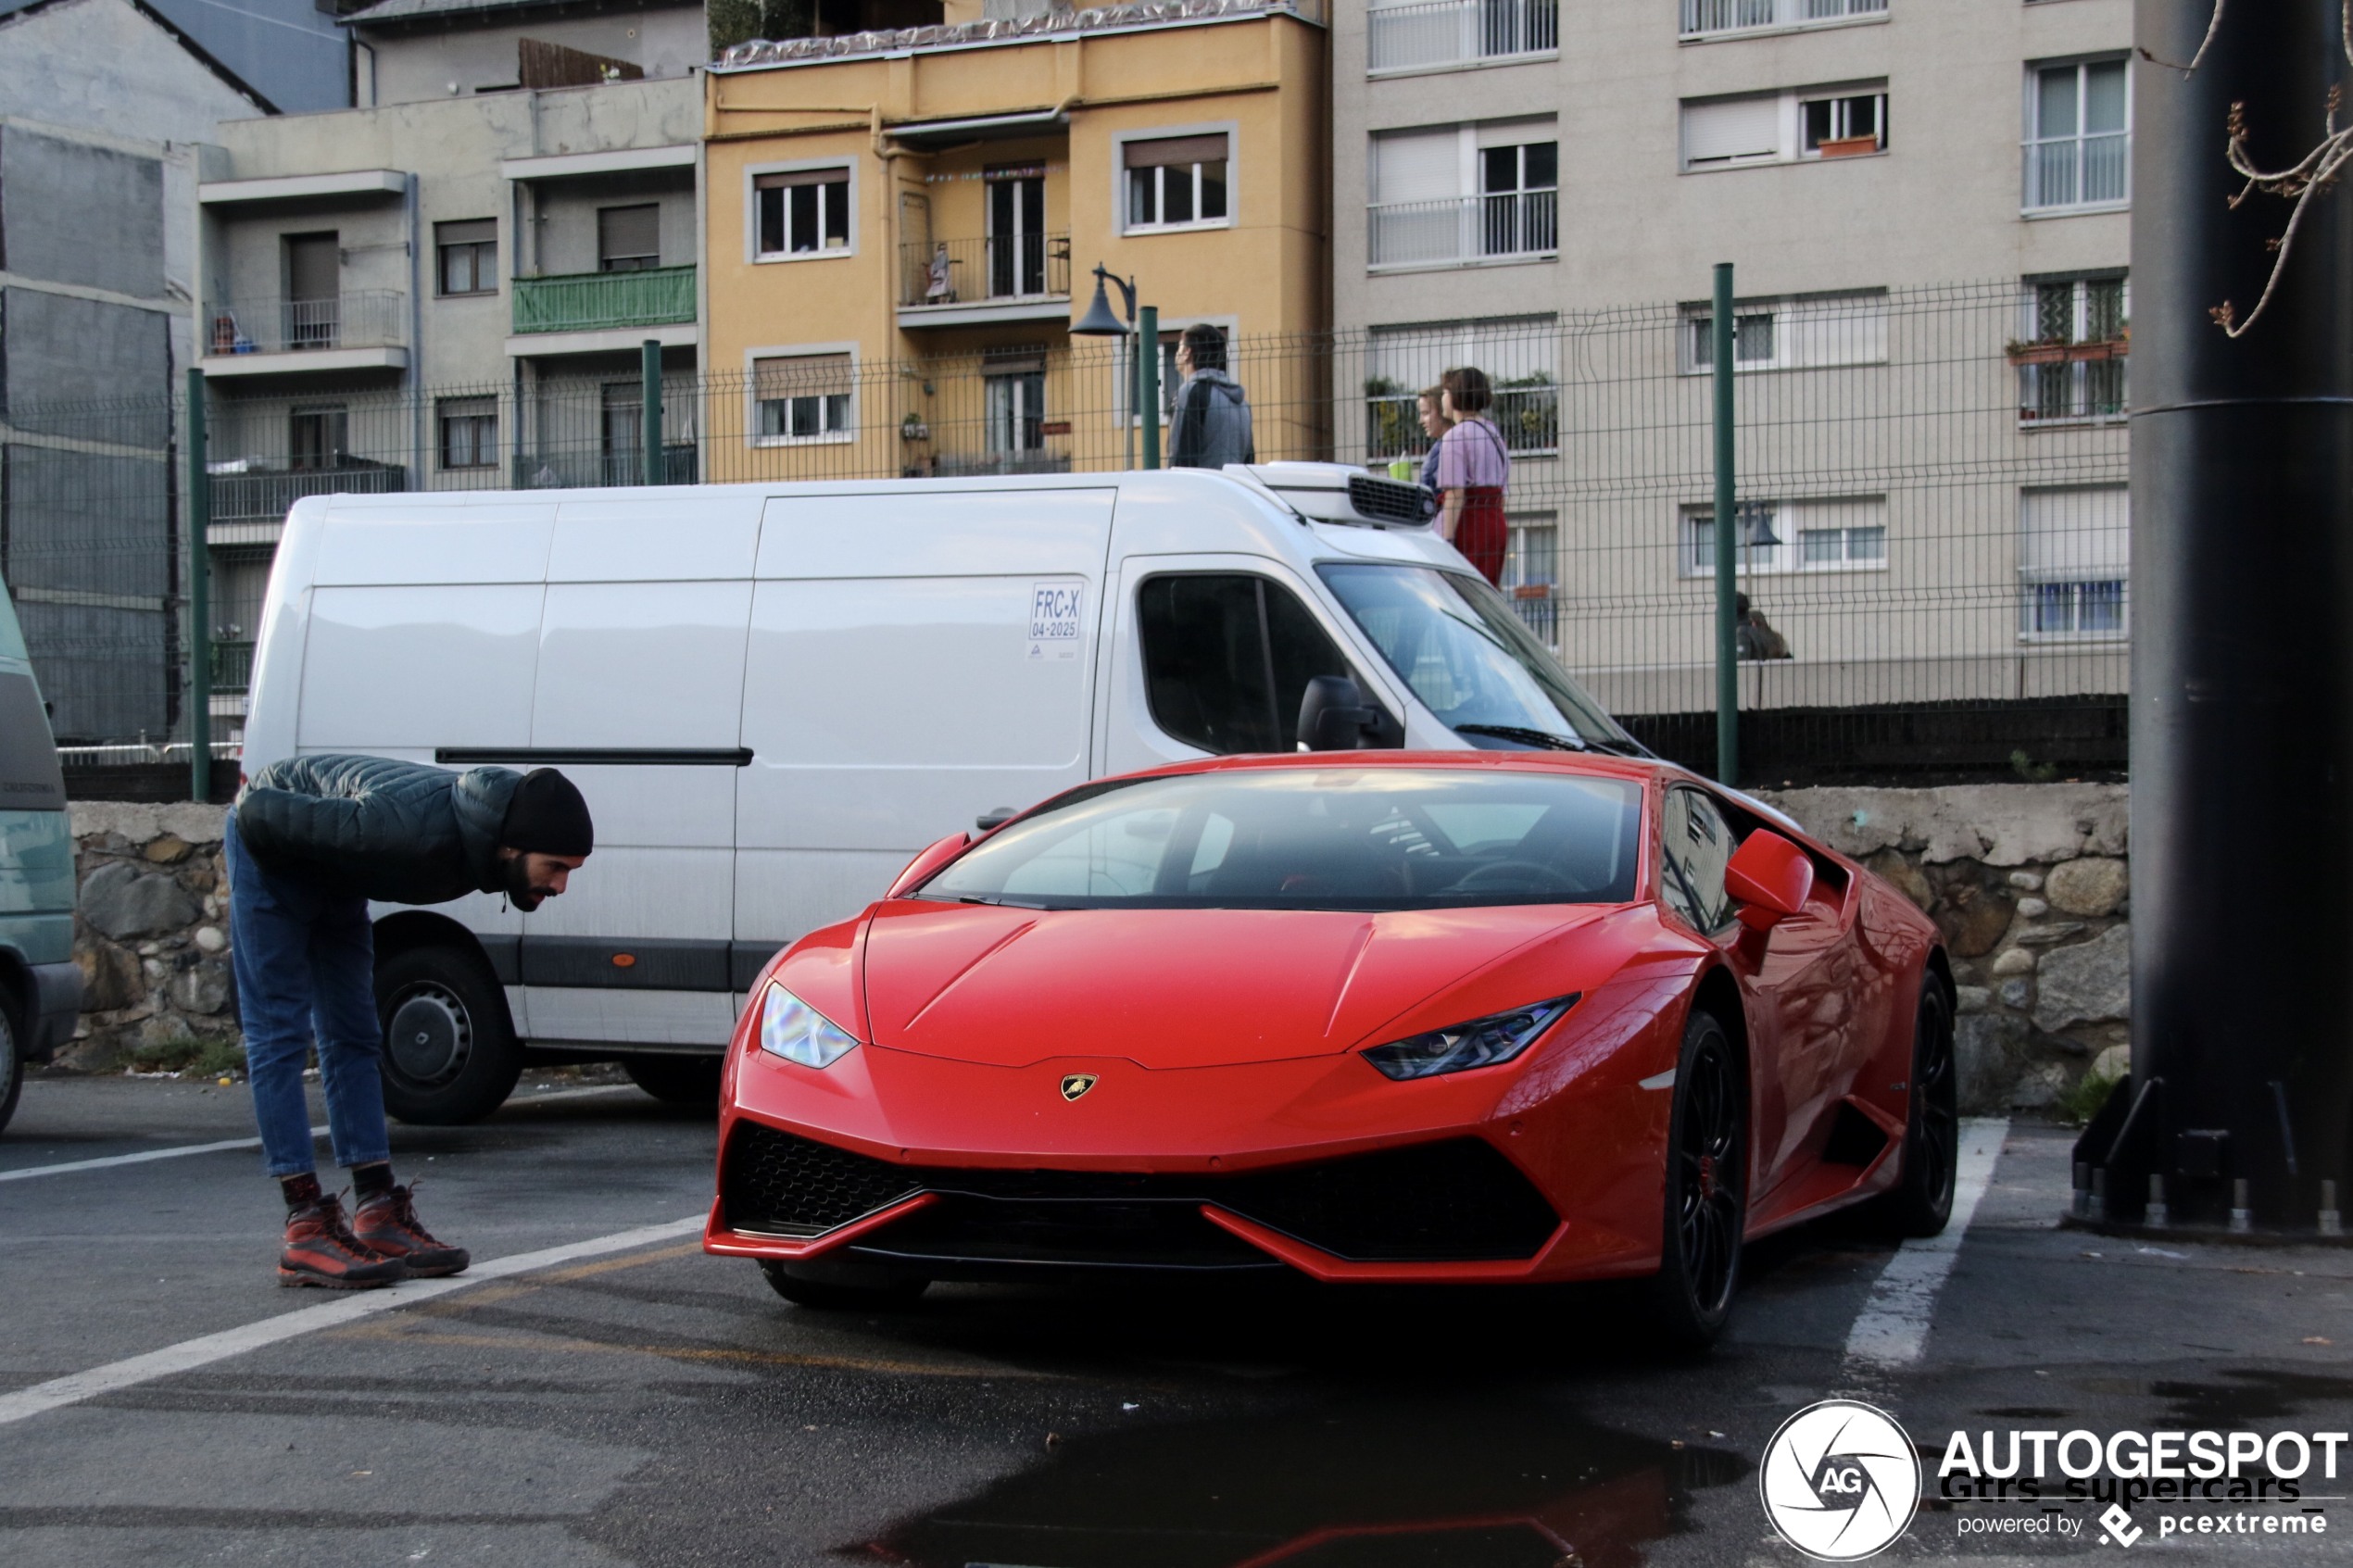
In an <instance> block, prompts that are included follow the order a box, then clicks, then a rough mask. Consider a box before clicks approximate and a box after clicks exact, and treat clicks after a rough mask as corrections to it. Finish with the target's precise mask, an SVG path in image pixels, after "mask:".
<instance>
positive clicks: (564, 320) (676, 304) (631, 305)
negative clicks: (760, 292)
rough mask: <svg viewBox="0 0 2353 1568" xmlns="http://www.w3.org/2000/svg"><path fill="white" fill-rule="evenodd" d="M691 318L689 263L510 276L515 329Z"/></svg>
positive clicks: (592, 328)
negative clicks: (560, 273)
mask: <svg viewBox="0 0 2353 1568" xmlns="http://www.w3.org/2000/svg"><path fill="white" fill-rule="evenodd" d="M694 319H695V270H694V268H692V267H690V266H689V267H648V268H646V269H644V270H640V271H635V272H570V273H564V274H562V275H560V276H557V277H552V278H517V279H516V280H515V331H516V332H517V333H518V334H521V333H523V332H602V331H605V330H608V329H610V328H618V327H662V326H669V325H672V324H673V323H675V322H679V321H691V320H694Z"/></svg>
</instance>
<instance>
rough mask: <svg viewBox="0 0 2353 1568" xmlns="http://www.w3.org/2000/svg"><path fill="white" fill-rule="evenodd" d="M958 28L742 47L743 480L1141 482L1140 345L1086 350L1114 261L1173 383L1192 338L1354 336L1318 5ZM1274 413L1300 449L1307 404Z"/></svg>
mask: <svg viewBox="0 0 2353 1568" xmlns="http://www.w3.org/2000/svg"><path fill="white" fill-rule="evenodd" d="M935 9H937V11H938V13H939V14H938V20H937V22H936V23H932V24H927V25H924V26H920V27H913V28H901V29H896V30H890V31H862V32H857V33H853V34H849V35H847V36H834V37H809V38H799V39H787V40H774V41H762V42H755V43H749V44H738V45H736V46H735V47H733V48H730V49H729V50H727V51H726V52H725V53H724V55H723V56H721V58H720V59H719V60H718V61H717V62H716V63H715V64H714V65H713V66H712V68H711V76H710V82H709V98H708V111H709V135H710V141H709V144H708V150H707V155H706V157H707V170H708V175H707V177H708V187H707V188H708V191H709V193H710V194H709V197H708V199H707V202H706V212H707V215H708V225H709V226H708V231H707V238H706V242H705V245H704V249H705V251H706V254H707V255H708V256H709V257H710V270H711V316H710V321H711V339H712V341H711V348H710V358H709V363H710V367H711V371H712V373H713V374H714V375H725V376H738V377H740V378H741V385H742V391H741V395H740V397H739V398H738V399H737V402H738V403H739V405H740V407H738V408H736V409H734V410H733V411H732V413H731V414H729V415H727V416H725V417H730V418H733V419H734V420H736V430H735V432H734V437H735V440H734V445H735V446H736V448H737V451H736V454H735V455H734V458H733V468H732V470H731V471H735V472H739V473H741V474H743V475H744V476H746V477H779V478H784V477H800V476H811V475H823V474H848V473H853V472H855V473H875V472H881V473H905V474H931V475H945V474H959V473H974V472H999V473H1001V472H1025V471H1027V472H1037V471H1057V470H1063V469H1067V468H1069V467H1070V466H1071V465H1072V463H1073V460H1074V455H1075V454H1076V455H1078V456H1079V458H1080V460H1081V462H1082V465H1083V464H1084V463H1085V462H1086V461H1088V460H1089V458H1088V455H1089V454H1093V455H1101V454H1104V453H1109V454H1111V455H1112V457H1113V458H1114V459H1115V458H1116V457H1117V455H1118V454H1119V453H1120V452H1121V449H1122V441H1123V435H1122V433H1121V430H1122V427H1123V426H1132V425H1134V424H1136V423H1137V422H1138V421H1136V420H1135V416H1134V410H1133V409H1132V408H1131V406H1130V405H1131V401H1132V399H1131V398H1130V396H1129V388H1130V386H1131V385H1132V364H1131V362H1130V360H1129V359H1128V358H1126V356H1127V353H1128V352H1129V349H1128V345H1126V344H1122V345H1120V346H1119V348H1118V349H1117V350H1116V351H1114V350H1113V349H1109V348H1103V347H1100V346H1091V347H1090V346H1086V345H1085V340H1080V344H1081V346H1079V347H1078V349H1077V350H1076V352H1074V345H1073V341H1072V339H1071V336H1070V333H1069V330H1068V329H1069V324H1070V321H1071V318H1072V317H1073V315H1074V314H1075V313H1076V312H1075V310H1074V299H1075V300H1076V304H1077V305H1078V306H1080V307H1084V306H1085V304H1086V303H1087V302H1088V299H1089V298H1091V291H1092V287H1093V283H1092V278H1091V275H1092V273H1093V270H1094V269H1095V268H1097V267H1098V266H1101V267H1102V268H1104V269H1106V270H1107V271H1108V272H1109V273H1110V274H1112V275H1114V276H1116V277H1119V278H1123V279H1132V280H1133V281H1134V283H1135V286H1136V292H1137V296H1138V300H1139V302H1140V304H1141V305H1149V306H1151V307H1155V308H1156V309H1157V310H1158V312H1159V321H1160V330H1161V333H1162V341H1161V345H1160V354H1161V357H1162V366H1163V372H1164V373H1163V385H1164V387H1165V386H1167V385H1169V384H1172V383H1173V381H1174V355H1175V345H1176V334H1177V332H1179V331H1180V330H1182V329H1183V328H1185V327H1187V326H1189V325H1192V324H1195V323H1202V322H1206V323H1210V324H1213V325H1214V326H1216V327H1218V328H1219V329H1221V330H1222V331H1224V332H1226V333H1227V334H1228V335H1229V336H1230V337H1240V338H1245V339H1248V338H1263V337H1269V336H1272V335H1274V334H1282V333H1296V332H1307V331H1314V330H1319V329H1321V328H1322V327H1324V326H1325V324H1326V322H1327V289H1328V280H1329V276H1330V270H1329V269H1330V261H1329V255H1328V252H1327V246H1326V239H1325V224H1326V195H1327V168H1326V158H1325V149H1326V144H1327V143H1326V130H1325V126H1326V119H1325V117H1326V112H1327V109H1326V98H1325V89H1326V81H1327V77H1326V70H1327V67H1326V60H1325V54H1324V47H1325V31H1324V26H1323V23H1322V20H1321V16H1320V12H1319V11H1318V10H1316V9H1315V8H1314V7H1313V6H1312V4H1310V5H1306V6H1302V4H1298V3H1295V0H1156V3H1151V4H1143V5H1126V6H1112V7H1108V8H1105V9H1101V10H1086V11H1076V12H1074V11H1072V10H1069V9H1067V8H1049V7H1047V6H1043V5H1035V4H1027V3H1024V0H988V6H987V15H985V16H984V15H983V14H982V10H983V7H982V6H981V5H980V4H979V3H978V0H949V4H948V5H947V6H945V7H935ZM1074 289H1076V290H1078V291H1080V292H1078V293H1077V294H1076V295H1074V293H1073V291H1074ZM1111 300H1112V303H1113V304H1114V307H1120V306H1122V305H1123V304H1124V303H1125V302H1123V301H1122V300H1121V297H1120V294H1119V292H1118V290H1116V289H1114V290H1113V291H1112V294H1111ZM1275 403H1276V406H1273V407H1269V408H1264V409H1262V414H1261V423H1260V434H1259V441H1260V446H1261V449H1262V450H1269V451H1271V450H1278V449H1283V448H1284V447H1286V446H1287V445H1296V443H1294V442H1292V441H1291V440H1290V433H1287V432H1285V431H1284V430H1282V429H1280V428H1278V427H1279V425H1280V421H1281V420H1285V419H1291V418H1298V417H1302V415H1301V413H1300V411H1299V408H1291V409H1290V410H1289V411H1285V410H1284V409H1283V408H1281V407H1280V404H1281V400H1280V399H1277V400H1275ZM1304 405H1305V400H1301V404H1300V408H1303V407H1304ZM1312 414H1313V410H1312V409H1310V410H1308V415H1309V416H1310V417H1312ZM722 417H723V416H722V415H721V414H720V413H719V412H717V411H714V412H713V413H712V414H711V420H712V422H713V425H714V431H715V430H716V426H717V423H718V420H720V419H721V418H722ZM1127 439H1128V440H1130V441H1131V442H1132V441H1133V439H1134V436H1133V431H1132V430H1130V431H1129V432H1128V433H1127ZM715 460H716V459H714V461H715Z"/></svg>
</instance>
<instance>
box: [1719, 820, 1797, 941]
mask: <svg viewBox="0 0 2353 1568" xmlns="http://www.w3.org/2000/svg"><path fill="white" fill-rule="evenodd" d="M1724 891H1725V892H1727V893H1729V894H1730V895H1731V896H1732V897H1733V898H1734V899H1735V900H1736V901H1737V902H1738V903H1739V904H1740V922H1741V923H1742V924H1743V925H1744V926H1746V927H1748V928H1749V929H1750V930H1751V931H1760V932H1761V931H1770V930H1772V929H1773V927H1775V926H1777V925H1779V924H1780V922H1783V921H1785V920H1787V919H1789V917H1790V916H1792V915H1793V914H1795V913H1797V911H1798V910H1800V909H1804V908H1805V907H1806V897H1807V896H1808V895H1810V894H1811V893H1812V892H1813V891H1814V862H1813V861H1812V860H1810V859H1806V851H1805V850H1803V849H1800V848H1799V847H1797V846H1796V845H1794V844H1792V843H1791V842H1790V841H1789V840H1788V839H1786V838H1783V837H1782V836H1781V835H1780V834H1778V833H1775V832H1773V831H1772V830H1771V829H1769V828H1759V829H1757V830H1756V831H1755V833H1752V834H1749V835H1748V836H1747V837H1746V838H1744V839H1743V840H1742V841H1741V847H1739V848H1738V849H1735V850H1734V851H1732V859H1731V861H1730V864H1728V865H1726V866H1725V868H1724Z"/></svg>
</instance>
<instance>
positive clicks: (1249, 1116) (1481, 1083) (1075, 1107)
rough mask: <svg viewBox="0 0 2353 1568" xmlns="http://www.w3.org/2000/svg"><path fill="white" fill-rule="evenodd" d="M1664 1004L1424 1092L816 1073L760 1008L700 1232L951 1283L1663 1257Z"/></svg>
mask: <svg viewBox="0 0 2353 1568" xmlns="http://www.w3.org/2000/svg"><path fill="white" fill-rule="evenodd" d="M1666 989H1668V990H1671V989H1673V987H1667V988H1666ZM1664 1000H1666V997H1664V996H1663V995H1662V994H1661V991H1660V990H1658V989H1654V988H1653V987H1651V986H1647V985H1629V984H1619V985H1609V986H1604V988H1602V989H1601V990H1599V991H1597V992H1595V993H1593V994H1592V995H1591V996H1589V997H1586V998H1584V1000H1583V1002H1581V1003H1580V1004H1579V1007H1578V1008H1577V1009H1576V1010H1574V1011H1573V1012H1572V1013H1571V1015H1570V1017H1569V1018H1568V1019H1567V1021H1565V1022H1564V1023H1563V1024H1562V1025H1561V1026H1559V1027H1557V1028H1556V1029H1555V1030H1554V1032H1553V1034H1552V1035H1550V1036H1548V1037H1547V1039H1545V1040H1544V1041H1543V1042H1541V1043H1540V1044H1539V1045H1538V1046H1537V1047H1535V1048H1534V1049H1532V1050H1531V1051H1530V1052H1529V1054H1528V1055H1527V1056H1526V1057H1524V1058H1522V1059H1521V1060H1518V1061H1515V1062H1512V1063H1510V1064H1508V1065H1506V1066H1503V1067H1498V1068H1491V1069H1483V1070H1479V1071H1476V1072H1469V1073H1455V1074H1450V1075H1447V1076H1445V1077H1441V1078H1434V1079H1429V1080H1426V1081H1422V1082H1418V1083H1394V1082H1391V1081H1390V1080H1389V1079H1388V1078H1386V1077H1384V1076H1383V1075H1382V1074H1381V1073H1378V1072H1377V1071H1376V1070H1374V1069H1373V1068H1372V1067H1371V1066H1370V1065H1369V1064H1368V1063H1366V1062H1365V1060H1363V1059H1362V1058H1360V1057H1358V1056H1356V1055H1355V1054H1354V1053H1353V1052H1351V1053H1347V1054H1342V1055H1336V1056H1317V1057H1304V1058H1297V1059H1293V1060H1277V1061H1266V1062H1256V1063H1246V1064H1239V1065H1227V1066H1218V1067H1205V1068H1189V1069H1176V1070H1165V1069H1164V1070H1151V1069H1146V1068H1143V1067H1140V1066H1138V1065H1137V1064H1136V1063H1134V1062H1132V1061H1129V1060H1126V1059H1125V1058H1119V1057H1063V1058H1055V1059H1051V1060H1042V1061H1038V1062H1036V1063H1034V1064H1031V1065H1028V1066H1025V1067H1019V1068H1006V1067H996V1066H987V1065H981V1064H976V1063H971V1062H962V1061H955V1060H945V1059H942V1058H938V1057H932V1056H924V1055H918V1054H915V1053H912V1052H907V1051H899V1050H891V1049H887V1048H884V1047H876V1046H874V1045H864V1046H861V1047H859V1048H857V1049H856V1050H853V1051H851V1052H849V1054H848V1055H847V1056H845V1057H843V1058H842V1059H841V1060H839V1061H837V1062H836V1063H835V1064H834V1065H833V1066H832V1067H830V1068H827V1069H824V1070H823V1071H816V1070H812V1069H808V1068H802V1067H799V1066H795V1065H793V1064H791V1063H787V1062H784V1061H780V1060H775V1059H774V1058H771V1057H768V1056H766V1055H764V1054H763V1053H761V1052H760V1051H759V1050H757V1049H755V1048H752V1047H750V1043H749V1031H750V1029H752V1028H756V1027H757V1019H756V1016H754V1015H753V1014H752V1013H749V1012H748V1014H747V1018H746V1025H747V1027H746V1030H745V1031H744V1032H743V1037H739V1038H738V1040H737V1042H736V1047H735V1062H734V1070H733V1071H732V1072H731V1073H729V1093H728V1095H727V1098H726V1103H725V1106H724V1111H723V1117H722V1125H721V1152H720V1167H719V1192H718V1196H717V1200H716V1201H715V1202H714V1203H713V1205H712V1208H711V1220H710V1223H709V1225H708V1227H707V1229H706V1232H705V1238H704V1245H705V1248H706V1249H707V1250H709V1251H711V1252H714V1253H722V1254H726V1255H731V1256H737V1257H750V1258H764V1259H773V1260H778V1261H804V1260H814V1259H820V1258H832V1259H836V1260H843V1261H863V1262H868V1263H875V1264H883V1265H887V1266H891V1267H896V1268H900V1269H902V1270H904V1271H906V1272H910V1273H928V1274H930V1275H932V1276H933V1277H1002V1276H1003V1275H1005V1274H1007V1273H1018V1272H1022V1271H1026V1270H1033V1269H1039V1268H1051V1267H1056V1266H1060V1267H1064V1268H1070V1269H1085V1270H1100V1269H1105V1268H1139V1269H1161V1270H1192V1271H1215V1270H1220V1269H1241V1268H1246V1267H1252V1266H1255V1267H1261V1268H1264V1267H1266V1266H1268V1265H1269V1264H1270V1263H1274V1264H1281V1265H1288V1266H1290V1268H1293V1269H1296V1270H1298V1271H1299V1272H1301V1273H1305V1274H1308V1275H1310V1276H1312V1277H1314V1278H1316V1279H1320V1280H1327V1281H1363V1282H1377V1281H1423V1282H1450V1281H1451V1282H1465V1283H1470V1282H1499V1281H1521V1280H1567V1279H1582V1278H1601V1277H1609V1276H1616V1275H1623V1274H1631V1273H1647V1272H1649V1271H1651V1270H1653V1269H1655V1267H1656V1266H1657V1263H1658V1248H1659V1237H1660V1234H1661V1232H1660V1227H1661V1219H1662V1205H1663V1201H1664V1176H1663V1173H1664V1162H1665V1138H1666V1131H1667V1109H1668V1103H1669V1100H1670V1098H1671V1097H1670V1096H1668V1095H1667V1094H1664V1093H1660V1092H1657V1091H1656V1090H1655V1089H1652V1088H1645V1087H1643V1085H1642V1084H1641V1082H1640V1080H1641V1079H1642V1077H1645V1076H1649V1075H1651V1074H1654V1073H1656V1072H1657V1071H1658V1070H1659V1068H1660V1067H1661V1066H1662V1065H1667V1066H1671V1065H1672V1064H1673V1062H1674V1060H1675V1045H1676V1043H1677V1041H1678V1039H1679V1038H1680V1035H1679V1031H1680V1018H1676V1017H1673V1016H1671V1015H1672V1013H1673V1009H1672V1008H1671V1007H1667V1008H1663V1007H1662V1006H1661V1004H1662V1002H1663V1001H1664ZM1084 1078H1091V1079H1092V1080H1093V1081H1092V1082H1091V1083H1090V1084H1088V1085H1087V1086H1086V1087H1085V1089H1084V1091H1083V1092H1081V1093H1079V1094H1078V1095H1077V1096H1076V1098H1072V1097H1070V1096H1068V1095H1066V1094H1065V1092H1064V1085H1065V1084H1066V1083H1071V1082H1073V1081H1075V1080H1078V1079H1084Z"/></svg>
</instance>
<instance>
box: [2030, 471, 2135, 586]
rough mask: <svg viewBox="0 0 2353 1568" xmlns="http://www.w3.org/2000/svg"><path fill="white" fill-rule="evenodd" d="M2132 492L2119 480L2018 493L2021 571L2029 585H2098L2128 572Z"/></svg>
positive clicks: (2130, 561) (2131, 537)
mask: <svg viewBox="0 0 2353 1568" xmlns="http://www.w3.org/2000/svg"><path fill="white" fill-rule="evenodd" d="M2132 559H2133V517H2132V508H2131V492H2130V491H2128V490H2126V489H2125V487H2124V486H2123V485H2120V484H2103V485H2095V486H2086V487H2082V488H2078V489H2071V490H2028V491H2025V492H2023V493H2021V494H2020V496H2019V540H2018V570H2019V573H2020V576H2022V577H2024V578H2025V579H2026V580H2027V581H2028V582H2030V583H2096V582H2109V581H2115V580H2118V579H2121V578H2123V577H2125V576H2126V575H2128V574H2129V572H2130V570H2131V565H2132Z"/></svg>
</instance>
